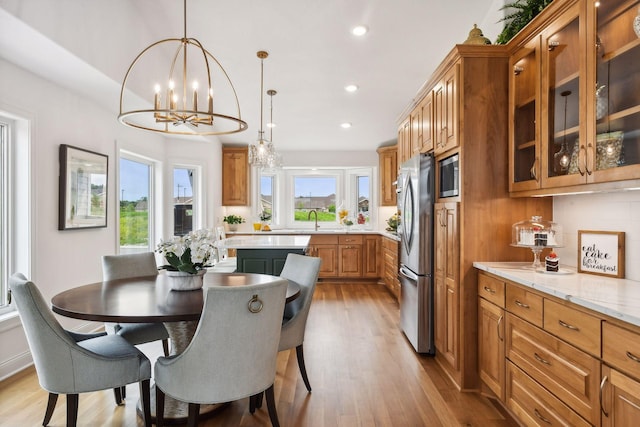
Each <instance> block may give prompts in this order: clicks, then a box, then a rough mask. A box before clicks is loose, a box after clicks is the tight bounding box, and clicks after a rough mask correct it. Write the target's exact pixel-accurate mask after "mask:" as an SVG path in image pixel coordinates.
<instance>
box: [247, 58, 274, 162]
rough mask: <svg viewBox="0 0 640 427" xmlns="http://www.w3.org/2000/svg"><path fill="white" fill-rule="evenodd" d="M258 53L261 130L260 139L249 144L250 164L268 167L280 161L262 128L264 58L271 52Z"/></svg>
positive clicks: (259, 132)
mask: <svg viewBox="0 0 640 427" xmlns="http://www.w3.org/2000/svg"><path fill="white" fill-rule="evenodd" d="M257 55H258V58H260V130H259V131H258V141H257V142H256V143H255V144H254V145H250V146H249V164H251V165H252V166H255V167H257V168H263V169H265V168H266V169H268V168H273V167H276V165H277V164H278V162H279V160H278V155H277V154H276V150H275V148H274V146H273V143H272V142H270V141H269V140H267V139H266V138H265V137H264V130H263V128H262V123H263V120H262V118H263V104H264V59H265V58H267V57H268V56H269V54H268V53H267V52H265V51H262V50H261V51H259V52H258V54H257ZM274 92H275V91H274ZM272 99H273V98H272Z"/></svg>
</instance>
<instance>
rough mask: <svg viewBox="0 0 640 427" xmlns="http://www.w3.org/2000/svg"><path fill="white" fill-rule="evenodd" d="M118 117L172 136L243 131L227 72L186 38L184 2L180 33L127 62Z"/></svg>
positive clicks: (244, 124)
mask: <svg viewBox="0 0 640 427" xmlns="http://www.w3.org/2000/svg"><path fill="white" fill-rule="evenodd" d="M212 82H216V87H215V90H214V87H213V85H212ZM137 93H140V94H141V96H138V95H137ZM149 104H151V106H150V105H149ZM223 106H224V107H223ZM118 120H119V121H120V122H121V123H123V124H124V125H127V126H131V127H135V128H138V129H143V130H148V131H152V132H161V133H168V134H178V135H225V134H231V133H237V132H241V131H243V130H246V129H247V127H248V126H247V123H246V122H245V121H244V120H242V117H241V114H240V104H239V102H238V96H237V94H236V90H235V88H234V86H233V83H232V82H231V79H230V78H229V75H228V74H227V72H226V71H225V69H224V68H223V67H222V65H221V64H220V62H218V60H217V59H216V58H215V57H214V56H213V55H211V53H209V51H208V50H206V49H205V48H204V47H203V46H202V44H201V43H200V42H199V41H198V40H196V39H194V38H189V37H187V1H186V0H184V36H183V37H182V38H168V39H164V40H160V41H157V42H155V43H153V44H151V45H149V46H147V47H146V48H145V49H144V50H143V51H142V52H140V53H139V54H138V56H136V58H135V59H134V60H133V62H132V63H131V65H130V66H129V69H128V70H127V72H126V74H125V77H124V80H123V82H122V88H121V90H120V114H119V115H118Z"/></svg>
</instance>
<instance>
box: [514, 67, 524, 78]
mask: <svg viewBox="0 0 640 427" xmlns="http://www.w3.org/2000/svg"><path fill="white" fill-rule="evenodd" d="M523 71H524V67H521V66H519V65H514V66H513V74H514V75H516V76H517V75H519V74H520V73H521V72H523Z"/></svg>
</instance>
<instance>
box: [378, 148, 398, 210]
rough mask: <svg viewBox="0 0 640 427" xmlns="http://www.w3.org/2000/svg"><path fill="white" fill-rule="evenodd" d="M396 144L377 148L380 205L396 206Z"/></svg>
mask: <svg viewBox="0 0 640 427" xmlns="http://www.w3.org/2000/svg"><path fill="white" fill-rule="evenodd" d="M397 151H398V150H397V145H394V146H391V147H382V148H379V149H378V161H379V167H380V171H379V172H380V204H381V205H382V206H396V204H397V201H396V196H397V193H396V188H397V187H396V185H394V182H396V180H397V179H398V161H397V155H398V152H397Z"/></svg>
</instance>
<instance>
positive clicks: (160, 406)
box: [156, 384, 164, 427]
mask: <svg viewBox="0 0 640 427" xmlns="http://www.w3.org/2000/svg"><path fill="white" fill-rule="evenodd" d="M156 427H164V392H163V391H162V390H160V387H158V384H156Z"/></svg>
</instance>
